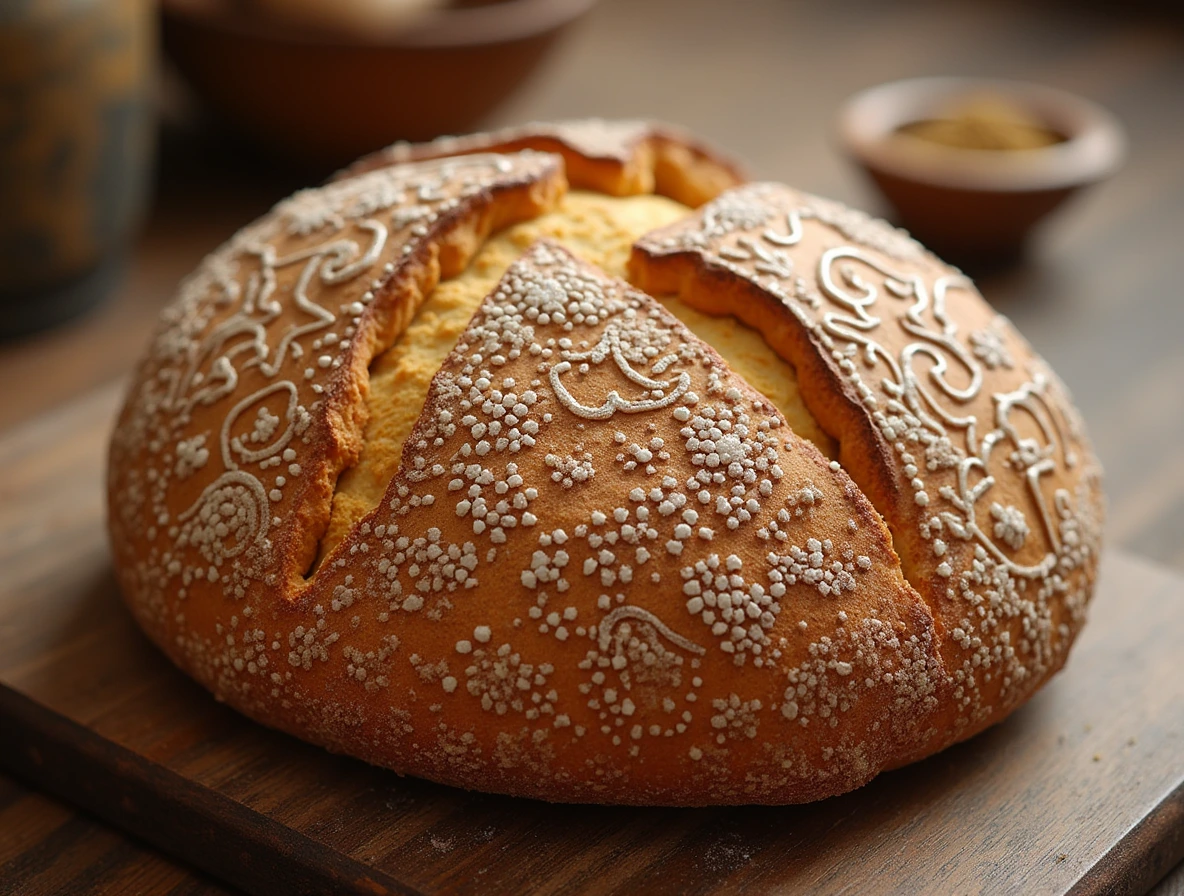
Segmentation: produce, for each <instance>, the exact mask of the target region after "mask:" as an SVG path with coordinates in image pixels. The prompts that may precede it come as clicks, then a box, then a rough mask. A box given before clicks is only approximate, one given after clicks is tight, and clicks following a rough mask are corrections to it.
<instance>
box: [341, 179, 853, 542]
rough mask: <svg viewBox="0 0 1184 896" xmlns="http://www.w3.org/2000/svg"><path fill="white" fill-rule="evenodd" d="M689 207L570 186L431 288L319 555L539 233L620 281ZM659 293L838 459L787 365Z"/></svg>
mask: <svg viewBox="0 0 1184 896" xmlns="http://www.w3.org/2000/svg"><path fill="white" fill-rule="evenodd" d="M689 213H690V209H688V208H687V207H686V206H684V205H682V204H680V203H678V202H675V201H674V200H671V199H666V198H665V197H662V196H653V195H642V196H629V197H613V196H605V195H603V194H599V193H588V192H573V193H569V194H567V195H566V196H565V197H564V198H563V200H562V201H561V202H560V204H559V206H558V208H556V209H554V210H553V211H551V212H548V213H547V214H545V215H542V216H540V217H537V218H534V219H531V220H528V221H524V222H522V223H520V224H516V225H514V226H513V227H510V228H509V229H507V230H505V231H503V232H502V233H500V234H498V235H496V236H495V237H493V238H492V239H490V240H489V241H488V242H487V243H486V244H485V245H484V247H483V248H482V249H481V250H480V252H479V253H478V254H477V255H476V257H475V258H474V259H473V261H472V263H471V264H470V265H469V266H468V268H467V269H466V270H465V271H464V272H463V273H462V274H460V275H459V276H457V277H455V278H454V279H451V280H446V281H444V282H442V283H441V284H440V285H439V286H437V287H436V289H435V290H434V291H433V292H432V293H431V295H430V296H428V298H427V299H426V300H425V302H424V303H423V305H422V306H421V307H420V309H419V311H418V312H417V314H416V316H415V318H414V319H413V320H412V321H411V323H410V324H409V325H408V326H407V328H406V329H405V330H404V331H403V333H402V334H401V335H400V336H399V338H398V340H397V341H396V342H395V344H394V345H393V346H391V348H390V349H388V350H387V351H386V352H385V353H383V354H382V355H380V356H379V357H378V358H377V359H375V361H374V363H373V365H372V366H371V369H370V385H369V390H368V394H367V398H366V405H367V422H366V425H365V434H364V436H363V444H362V452H361V455H360V457H359V458H358V461H357V463H356V464H355V465H353V466H352V467H350V468H349V469H347V470H346V471H345V472H344V473H343V474H342V476H341V478H340V479H339V480H338V482H337V489H336V492H335V493H334V496H333V515H332V517H331V518H330V522H329V528H328V530H327V532H326V533H325V538H324V540H323V541H322V544H321V550H320V557H321V558H322V559H323V558H324V557H325V556H326V555H328V554H329V553H331V552H332V550H333V548H335V547H336V546H337V545H338V544H340V542H341V540H342V539H343V538H344V537H345V535H346V534H347V533H348V532H349V530H350V529H352V528H353V527H354V525H356V524H357V522H358V521H359V520H360V519H361V518H362V517H363V516H365V514H366V513H368V512H369V511H371V510H372V509H374V508H375V507H376V506H378V503H379V502H380V501H381V500H382V496H383V494H384V493H385V492H386V489H387V486H388V485H389V484H390V482H391V480H392V479H393V478H394V476H395V472H396V471H397V470H398V467H399V464H400V463H401V462H402V456H403V445H404V442H405V441H406V438H407V435H408V434H409V433H410V432H411V428H412V427H413V426H414V425H415V421H416V420H417V419H418V417H419V414H420V411H421V410H422V408H423V402H424V399H426V398H427V394H428V386H429V384H430V383H431V379H432V377H433V376H435V374H436V371H437V370H438V369H439V368H440V365H441V364H442V363H443V361H444V359H445V358H446V357H447V356H448V353H449V352H450V351H451V350H452V348H453V346H454V345H455V344H456V340H457V337H458V336H460V334H461V333H462V332H463V331H464V329H465V327H466V326H468V323H469V319H470V318H471V317H472V316H473V313H474V312H475V311H476V310H477V306H478V305H480V304H481V302H482V300H483V299H484V298H485V297H486V296H487V295H489V293H490V292H492V291H493V288H494V286H496V284H497V281H498V280H499V279H500V278H501V276H502V275H503V274H504V273H505V272H506V270H507V269H508V268H509V266H510V265H511V264H512V263H513V261H514V259H515V258H517V257H518V256H519V255H521V254H522V253H523V252H524V251H525V250H526V249H527V248H528V247H529V246H530V245H531V244H532V243H534V242H535V241H536V240H539V239H551V240H555V241H556V242H558V243H560V244H561V245H563V246H565V247H566V248H568V249H570V250H571V251H572V252H573V253H574V254H575V255H576V256H577V257H579V258H582V259H583V260H585V261H588V262H590V263H592V264H593V265H595V266H596V267H597V268H598V269H599V270H602V271H604V272H605V273H607V274H610V275H612V276H615V277H622V278H623V277H625V276H626V267H627V263H628V260H629V256H630V252H631V251H632V247H633V244H634V243H635V242H636V241H637V240H638V239H639V238H641V237H642V236H643V235H645V234H646V233H648V232H650V231H652V230H656V229H658V228H660V227H664V226H666V225H667V224H671V223H673V222H675V221H678V220H680V219H682V218H685V217H686V216H687V215H688V214H689ZM660 300H661V301H662V302H663V304H665V306H666V307H667V308H668V309H669V310H670V311H671V313H673V314H674V315H675V316H676V317H677V318H679V320H681V321H682V322H683V323H684V324H686V325H687V326H688V327H689V328H690V330H691V331H692V332H693V333H694V334H695V335H696V336H698V337H699V338H700V339H703V340H704V341H705V342H707V343H708V344H709V345H711V346H712V347H713V348H715V350H716V351H718V352H719V353H720V355H722V356H723V358H724V360H725V361H727V362H728V364H729V366H730V367H731V368H732V369H733V370H734V371H735V372H736V373H737V374H738V375H739V376H741V377H743V378H744V379H745V380H746V381H747V382H748V384H749V385H751V386H752V387H753V388H755V389H756V390H757V391H759V392H761V393H762V394H764V395H765V396H766V397H767V398H769V400H770V401H772V402H773V404H774V406H775V407H776V408H777V409H778V410H779V411H781V413H782V414H783V415H784V416H785V418H786V420H787V421H788V422H789V425H790V426H791V427H792V428H793V430H794V432H795V433H797V434H798V435H799V436H801V437H802V438H804V439H808V440H810V441H811V442H813V443H814V444H816V445H818V446H819V448H820V449H821V450H822V451H823V453H824V454H826V455H827V456H829V457H836V456H837V447H836V445H835V443H834V441H833V440H832V439H831V438H830V437H829V436H828V435H827V434H826V433H825V432H823V430H822V428H821V427H820V426H819V424H818V422H817V421H816V420H815V419H814V417H813V416H812V415H811V414H810V412H809V411H808V410H807V409H806V406H805V403H804V402H803V401H802V398H801V395H800V393H799V390H798V381H797V376H796V374H795V372H794V369H793V367H791V366H790V365H789V364H788V363H786V362H785V361H784V360H783V359H782V358H781V357H779V356H778V355H777V354H776V353H775V352H774V351H773V350H772V349H771V348H770V347H769V346H768V345H767V344H766V343H765V341H764V340H763V339H762V338H761V336H760V334H759V333H758V332H757V331H755V330H753V329H751V328H749V327H748V326H746V325H745V324H743V323H741V322H740V321H739V320H737V319H736V318H735V317H733V316H731V315H728V314H724V315H711V314H707V313H704V312H702V311H699V310H697V309H695V308H694V307H692V306H690V305H688V304H686V303H685V302H684V301H682V300H681V299H680V298H678V297H677V296H674V295H667V296H662V297H660Z"/></svg>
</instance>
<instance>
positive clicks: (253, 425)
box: [109, 153, 565, 634]
mask: <svg viewBox="0 0 1184 896" xmlns="http://www.w3.org/2000/svg"><path fill="white" fill-rule="evenodd" d="M564 186H565V185H564V181H563V175H562V170H561V163H560V161H559V159H558V158H556V157H554V156H544V155H538V154H531V153H526V154H522V155H518V156H490V155H486V156H479V155H474V156H468V157H465V158H463V159H445V160H440V161H436V162H429V163H424V164H420V165H415V166H398V167H393V168H387V169H383V170H380V171H376V172H373V173H371V174H367V175H365V176H362V177H358V178H354V179H351V180H346V181H341V182H338V183H335V184H332V185H329V186H327V187H324V188H321V189H317V190H306V191H303V192H300V193H297V194H295V195H294V196H292V197H291V198H289V199H287V200H285V201H284V202H281V203H280V204H279V205H277V206H276V208H275V209H274V210H273V211H272V213H271V214H269V215H268V216H266V217H264V218H263V219H261V220H260V221H258V222H256V223H255V224H252V225H250V226H248V227H246V228H244V229H243V230H241V231H240V232H239V233H238V234H236V235H235V236H234V237H233V238H232V239H231V240H230V241H229V242H228V243H226V244H225V245H224V246H222V247H221V248H219V249H218V250H217V251H216V252H214V253H213V254H212V255H210V256H209V257H208V258H207V259H206V260H205V261H204V262H203V263H202V265H201V266H200V267H199V268H198V270H197V271H196V272H195V273H194V274H193V275H192V276H190V277H189V278H188V279H187V280H186V281H185V282H184V284H183V285H182V287H181V291H180V295H179V296H178V298H177V300H176V301H175V302H174V303H173V304H171V305H170V306H169V307H168V308H167V309H166V310H165V311H164V312H163V314H162V323H161V327H160V329H159V331H158V333H157V335H156V336H155V338H154V341H153V344H152V346H151V349H150V352H149V354H148V357H147V358H146V359H145V360H144V361H143V362H142V364H141V368H140V372H141V378H140V380H139V382H138V384H137V386H136V388H135V389H134V391H133V392H132V393H131V395H130V396H129V398H128V401H127V404H126V406H125V408H124V411H123V414H122V416H121V421H120V424H119V426H118V427H117V429H116V432H115V436H114V439H113V443H112V460H111V462H112V466H111V470H112V475H111V477H110V483H109V485H110V489H111V495H112V502H111V503H112V508H113V509H114V508H118V512H117V513H116V512H113V514H112V526H113V527H114V528H115V530H116V531H117V532H118V533H119V538H118V542H119V544H120V545H122V546H123V549H124V550H126V551H128V556H129V557H130V556H133V555H137V556H141V557H152V556H155V557H158V558H161V559H159V560H158V561H157V562H156V563H155V564H154V565H155V566H156V567H157V568H156V570H155V574H157V575H159V576H160V581H159V582H158V584H157V586H156V587H157V588H159V589H160V590H161V591H162V592H171V591H176V592H177V594H178V595H179V597H180V598H182V599H184V598H188V597H193V596H195V595H196V594H199V593H203V592H205V591H206V590H209V591H212V592H219V593H225V594H227V595H228V596H232V597H242V596H244V595H245V594H246V592H247V591H248V590H249V589H250V588H251V587H253V586H254V583H255V582H256V581H259V580H262V581H267V582H270V583H273V584H278V583H280V582H284V583H288V584H289V587H291V588H293V589H294V590H297V591H298V590H299V586H300V578H299V577H300V574H301V573H302V572H303V571H304V569H305V568H306V567H307V566H308V564H309V562H310V560H311V558H312V556H313V552H314V551H315V547H316V543H317V539H318V537H319V535H320V532H321V530H323V528H324V526H325V522H326V519H327V517H328V514H329V499H330V496H331V494H332V488H333V482H334V481H335V479H336V477H337V474H338V472H339V470H340V469H341V468H342V467H344V466H346V465H347V464H348V463H350V461H351V460H352V458H353V457H354V456H355V455H356V452H357V450H358V444H359V441H360V431H361V424H362V420H361V416H360V415H361V414H364V410H365V408H364V403H363V402H362V400H361V397H362V393H363V392H364V390H365V382H366V381H365V372H366V367H367V365H368V364H369V362H370V359H371V358H372V357H373V356H374V355H375V354H376V353H378V352H380V351H382V350H383V349H384V348H385V347H386V346H387V345H389V344H390V342H391V341H393V339H394V337H395V335H396V334H397V333H398V332H399V331H400V330H401V329H402V327H404V326H405V325H406V323H407V321H408V320H409V319H410V318H411V316H412V315H413V314H414V311H415V309H416V307H417V306H418V304H419V303H420V302H421V301H422V299H423V296H424V295H425V294H426V293H427V292H429V291H430V290H431V289H432V288H433V287H434V286H435V284H436V282H437V281H438V280H439V278H440V276H441V275H442V274H443V275H444V276H448V275H450V274H452V273H455V272H456V271H457V270H459V269H461V268H463V267H464V265H466V264H467V263H468V261H469V258H470V257H471V255H472V252H473V250H474V249H475V247H476V246H477V245H479V244H480V243H481V242H482V241H483V240H484V238H485V236H486V235H487V234H488V232H489V231H490V230H491V229H493V228H496V227H501V226H505V225H506V224H509V223H512V222H514V221H517V220H522V219H523V218H527V217H533V216H535V215H537V214H540V213H541V212H542V211H545V210H546V209H547V208H549V207H550V206H551V205H553V204H554V202H555V201H556V200H557V197H558V195H559V194H560V193H561V191H562V190H563V189H564ZM178 505H179V506H182V507H184V509H183V510H181V511H179V512H177V511H175V509H174V508H176V507H177V506H178ZM132 546H134V549H133V547H132ZM164 558H167V559H164ZM131 563H132V565H133V566H135V565H139V566H141V574H147V573H148V570H147V569H145V568H143V563H144V561H143V560H141V561H139V564H136V562H135V561H131ZM165 600H166V599H165V598H164V597H160V598H158V601H159V602H161V603H162V604H163V602H164V601H165ZM154 625H155V626H156V627H157V631H158V632H161V633H162V634H163V628H168V627H169V626H168V624H164V625H163V626H162V623H161V622H160V620H157V621H156V622H155V623H154Z"/></svg>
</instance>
